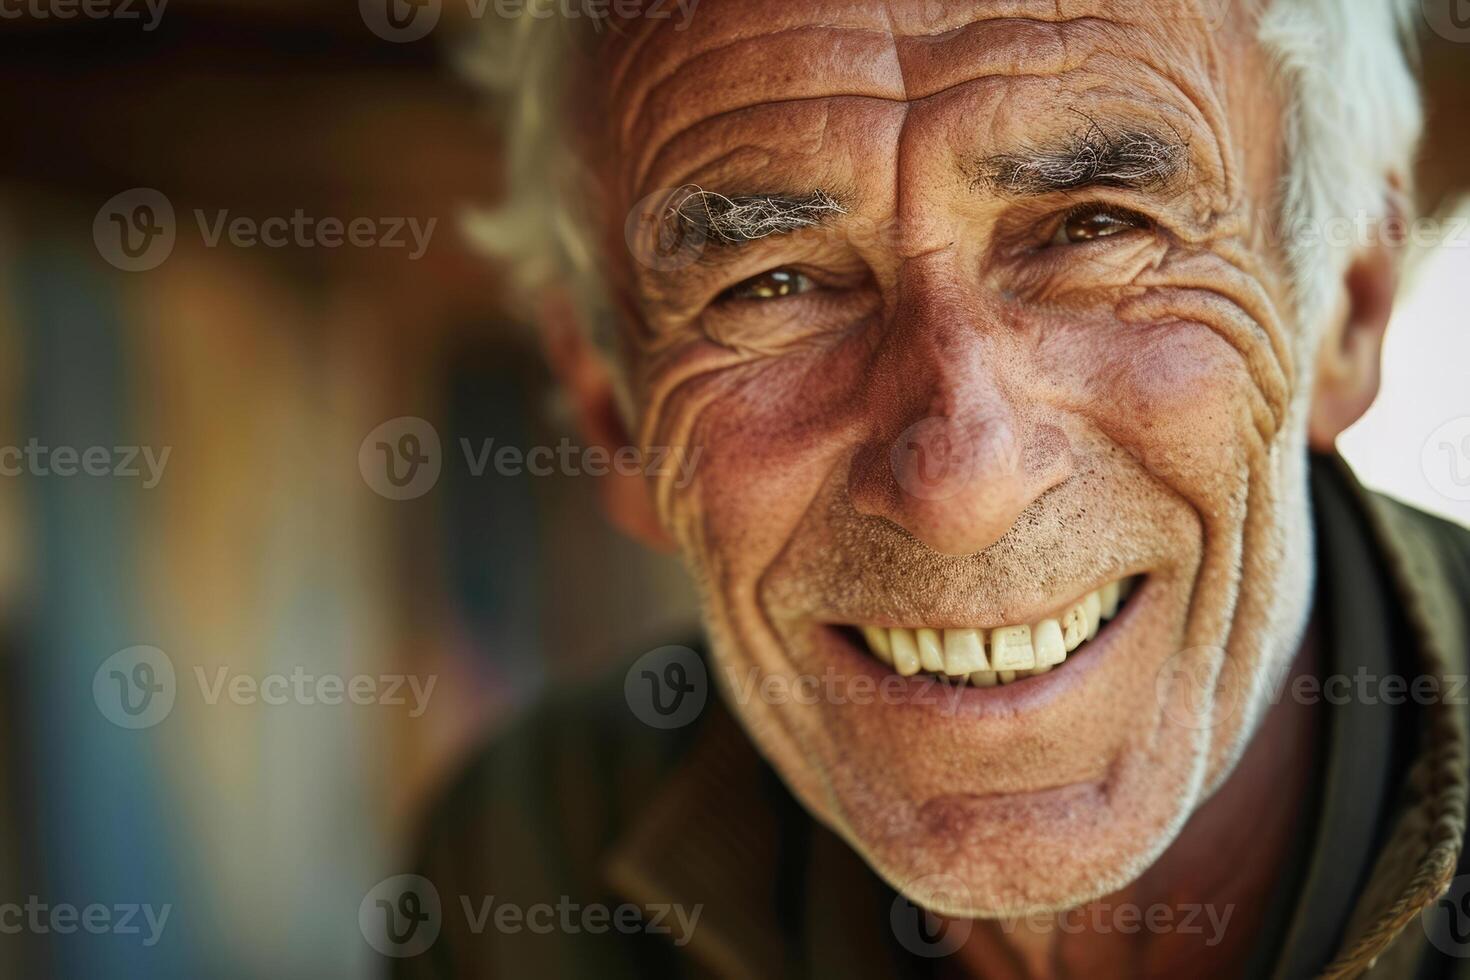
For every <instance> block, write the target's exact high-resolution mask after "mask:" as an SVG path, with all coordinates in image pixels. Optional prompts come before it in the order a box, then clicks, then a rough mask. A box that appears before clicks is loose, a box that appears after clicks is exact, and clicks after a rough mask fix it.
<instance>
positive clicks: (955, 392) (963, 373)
mask: <svg viewBox="0 0 1470 980" xmlns="http://www.w3.org/2000/svg"><path fill="white" fill-rule="evenodd" d="M972 309H973V307H972ZM993 329H994V330H1003V329H1005V328H1004V327H1003V326H997V327H994V328H993ZM1015 340H1016V338H1007V337H1004V336H1000V335H997V334H996V333H994V332H991V330H988V329H987V328H986V327H984V326H983V325H981V324H977V323H975V321H974V318H973V314H972V315H970V316H964V315H959V311H957V310H956V309H954V308H950V309H940V308H937V305H936V308H934V309H930V310H925V311H916V310H911V311H910V315H909V316H908V317H906V318H905V321H904V323H903V324H902V326H899V327H896V328H895V329H894V330H891V331H890V333H889V336H888V338H887V339H886V341H885V343H884V345H883V347H882V349H880V351H879V352H878V354H877V355H876V357H875V360H874V364H873V368H872V371H871V374H870V378H871V379H872V384H871V385H870V392H871V393H872V399H871V400H870V403H869V404H870V407H871V410H872V411H871V416H870V417H873V418H875V419H878V420H880V421H878V422H877V423H876V424H874V426H873V427H872V430H871V436H870V437H869V438H868V439H867V441H866V442H865V443H864V445H863V446H862V447H861V448H860V450H859V451H858V453H857V454H856V456H855V457H854V462H853V468H852V471H851V474H850V477H849V487H848V490H849V496H850V498H851V500H852V504H853V507H854V508H855V509H856V510H857V511H858V512H859V513H863V514H868V515H871V516H877V517H883V518H887V519H888V520H890V521H893V522H894V523H895V524H898V525H899V526H900V527H902V528H904V529H905V530H907V531H908V532H909V533H910V534H912V535H914V537H916V538H918V539H919V540H920V541H922V542H923V543H924V544H925V545H927V546H928V547H929V548H931V549H933V550H934V551H938V552H941V553H943V554H949V555H966V554H974V553H975V552H979V551H983V550H984V549H985V548H987V547H989V546H990V545H992V544H994V543H995V542H996V541H997V540H999V539H1000V538H1001V537H1002V536H1003V535H1004V534H1005V533H1006V532H1007V531H1008V530H1010V528H1011V527H1012V526H1013V525H1014V524H1015V523H1016V520H1017V518H1018V517H1019V516H1020V515H1021V513H1022V512H1023V511H1025V510H1026V508H1027V507H1028V506H1030V505H1031V503H1032V502H1033V501H1035V500H1036V499H1037V498H1038V497H1040V496H1041V495H1042V494H1044V493H1045V492H1046V491H1047V490H1049V489H1050V488H1052V487H1054V486H1056V485H1057V484H1059V483H1061V482H1062V481H1063V480H1065V479H1066V478H1067V477H1068V476H1069V475H1070V474H1071V472H1072V470H1073V458H1072V454H1071V452H1070V450H1069V446H1068V441H1067V438H1066V436H1065V434H1064V432H1063V431H1062V430H1061V429H1060V428H1059V427H1057V426H1056V425H1054V424H1050V423H1048V422H1046V421H1044V419H1045V415H1046V413H1045V406H1044V405H1041V404H1037V403H1030V402H1028V400H1027V395H1026V388H1027V385H1026V384H1025V383H1024V381H1022V380H1021V379H1022V378H1023V377H1024V376H1025V374H1026V371H1025V369H1024V365H1023V364H1021V363H1019V361H1018V359H1020V358H1024V354H1023V353H1021V351H1022V349H1023V348H1024V346H1025V345H1024V344H1018V343H1016V342H1015ZM895 409H896V410H895Z"/></svg>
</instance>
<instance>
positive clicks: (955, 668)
mask: <svg viewBox="0 0 1470 980" xmlns="http://www.w3.org/2000/svg"><path fill="white" fill-rule="evenodd" d="M1133 582H1134V580H1133V579H1131V578H1129V579H1121V580H1119V581H1117V582H1110V583H1109V584H1107V585H1105V586H1103V587H1102V588H1100V589H1098V590H1097V591H1095V592H1089V593H1088V594H1087V595H1085V596H1083V597H1082V598H1081V599H1078V600H1077V601H1076V602H1074V603H1072V605H1071V606H1069V607H1068V608H1067V611H1066V612H1065V613H1063V614H1062V616H1061V618H1060V619H1043V620H1042V621H1041V622H1039V623H1035V624H1031V625H1024V626H997V627H995V628H994V629H989V630H985V629H944V630H941V629H931V628H929V627H920V628H918V629H910V628H908V627H904V626H896V627H886V626H864V627H863V636H864V637H865V638H866V639H867V641H868V647H869V649H871V650H872V651H873V655H874V656H876V657H877V658H878V659H879V660H881V661H883V662H884V663H886V664H888V665H890V666H891V667H892V668H893V669H894V670H895V671H897V672H898V673H900V674H902V675H903V676H905V677H908V676H909V675H911V674H917V673H918V672H919V671H921V670H923V671H928V672H929V673H931V674H944V675H946V676H948V677H949V678H951V679H954V680H958V681H960V682H962V683H963V682H964V681H965V680H969V682H970V683H971V684H977V685H979V686H981V687H991V686H993V685H995V684H997V683H1000V684H1009V683H1010V682H1011V681H1013V680H1016V679H1017V678H1018V677H1030V676H1032V675H1033V674H1044V673H1046V672H1047V671H1049V670H1051V669H1052V668H1053V667H1055V666H1056V665H1057V664H1059V663H1061V662H1062V661H1064V660H1066V659H1067V654H1069V653H1071V652H1072V651H1073V650H1076V649H1077V648H1078V647H1079V646H1081V645H1082V644H1083V643H1085V642H1087V641H1088V640H1090V639H1092V638H1093V637H1094V636H1096V635H1097V631H1098V628H1099V626H1100V625H1101V624H1102V621H1103V620H1105V619H1111V618H1112V617H1113V615H1114V614H1115V613H1117V611H1118V603H1119V602H1121V601H1122V600H1123V599H1124V598H1126V597H1127V595H1128V593H1129V592H1130V591H1131V590H1132V588H1133Z"/></svg>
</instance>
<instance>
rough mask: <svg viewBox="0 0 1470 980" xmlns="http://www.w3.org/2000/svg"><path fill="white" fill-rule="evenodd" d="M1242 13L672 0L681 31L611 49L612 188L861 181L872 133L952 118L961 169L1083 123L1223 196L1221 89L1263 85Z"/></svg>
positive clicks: (611, 44) (1180, 0)
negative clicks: (917, 116)
mask: <svg viewBox="0 0 1470 980" xmlns="http://www.w3.org/2000/svg"><path fill="white" fill-rule="evenodd" d="M1236 6H1237V4H1233V3H1232V2H1231V0H1113V2H1107V0H1093V2H1067V0H995V2H980V3H976V2H963V3H961V2H940V0H911V2H904V0H891V2H835V0H817V2H813V0H803V2H800V3H791V2H784V0H783V2H765V0H699V2H698V3H697V4H694V3H693V2H692V0H690V2H686V3H685V4H684V5H683V6H682V7H677V6H676V5H675V4H674V2H673V0H668V2H667V3H664V4H662V5H661V8H660V9H665V10H668V11H671V12H672V13H671V15H670V16H647V17H642V18H638V19H635V20H633V21H630V22H629V24H628V26H626V28H625V29H624V30H622V31H619V32H617V34H616V35H615V36H614V37H613V38H612V39H611V40H610V41H608V42H607V43H606V44H605V45H604V46H603V50H602V56H601V60H602V62H603V63H602V65H601V71H600V72H599V77H600V78H601V79H604V80H605V84H606V85H607V87H606V89H605V90H604V91H603V92H602V93H600V95H601V100H602V101H603V104H604V105H605V107H606V109H607V117H606V122H607V124H608V125H609V126H610V127H611V132H610V133H608V134H607V135H608V136H609V137H610V138H611V141H612V142H613V144H614V146H613V149H614V151H615V154H614V157H613V159H615V160H617V161H618V162H617V164H615V168H616V173H615V174H609V175H608V176H611V177H614V179H615V180H616V182H617V183H618V184H619V185H620V186H619V187H618V192H619V193H620V194H622V195H629V197H628V198H627V199H629V200H631V199H636V198H637V197H639V196H641V195H642V194H645V193H649V192H651V191H653V190H655V189H657V188H660V187H666V186H671V185H677V184H680V183H683V182H685V181H688V180H693V179H697V178H698V177H699V176H700V175H701V174H702V173H704V174H708V173H709V172H710V171H711V170H712V169H713V170H717V171H719V176H720V177H721V178H722V180H723V181H724V182H726V183H729V182H732V181H733V182H734V183H735V184H739V183H741V182H742V181H748V180H754V179H755V177H756V176H757V175H759V176H761V177H763V178H768V177H769V176H770V174H771V173H772V172H773V171H780V170H782V169H783V168H787V167H790V166H793V165H795V166H797V167H798V169H800V167H802V166H805V167H807V168H808V169H809V168H810V167H812V166H818V167H824V166H825V167H826V168H827V169H829V170H840V169H842V168H843V167H847V168H849V169H851V168H854V167H858V168H861V167H863V166H866V165H870V163H871V161H864V160H863V159H861V157H862V156H863V154H864V152H867V151H876V150H877V149H879V148H880V147H878V146H869V147H867V148H866V149H865V148H863V147H862V146H861V145H860V144H861V143H862V142H863V135H864V132H863V131H864V128H865V127H867V128H870V129H871V130H872V131H873V133H874V134H875V135H876V134H878V133H879V132H891V131H892V129H891V125H890V124H891V123H892V122H893V121H894V120H895V119H896V118H897V117H898V116H903V117H908V116H909V115H910V114H914V113H915V110H918V111H919V112H923V111H924V110H925V109H933V107H936V106H943V107H944V111H943V113H942V114H941V113H940V112H938V111H932V112H931V113H930V115H931V116H936V117H938V116H941V115H942V118H940V119H938V120H937V121H934V122H933V123H932V124H931V125H932V126H935V127H938V131H936V132H933V133H931V134H929V135H931V136H936V137H938V138H939V140H940V141H944V140H946V139H950V138H953V140H954V141H955V142H956V143H957V144H963V151H964V152H973V153H991V154H993V153H1005V152H1010V151H1013V150H1015V149H1016V148H1019V147H1021V146H1024V145H1034V144H1036V143H1039V142H1044V141H1045V138H1046V137H1047V136H1048V135H1055V134H1058V133H1062V132H1065V131H1068V130H1075V129H1076V128H1077V127H1078V126H1079V123H1080V122H1081V121H1082V120H1083V119H1084V118H1085V119H1088V120H1096V121H1098V122H1100V124H1103V125H1107V124H1110V123H1117V124H1120V125H1123V124H1126V125H1127V127H1128V128H1132V124H1133V123H1141V124H1145V125H1147V126H1148V127H1149V128H1152V129H1160V128H1162V129H1166V130H1172V131H1173V132H1175V133H1176V134H1179V135H1180V136H1181V137H1182V138H1183V139H1184V141H1185V142H1186V143H1187V144H1189V145H1190V147H1191V154H1192V156H1194V157H1196V158H1198V159H1200V160H1202V161H1203V162H1204V163H1205V164H1206V170H1214V171H1216V172H1217V173H1218V174H1219V176H1220V177H1221V178H1222V179H1224V178H1228V176H1229V173H1230V171H1231V169H1232V161H1230V160H1228V159H1225V157H1226V156H1227V155H1228V154H1229V153H1231V152H1232V151H1233V148H1232V147H1230V146H1228V145H1226V144H1227V143H1228V133H1229V131H1230V128H1231V127H1230V119H1229V110H1228V109H1227V107H1226V104H1225V101H1224V98H1223V95H1224V93H1223V91H1222V89H1223V88H1224V84H1225V80H1226V79H1227V78H1230V77H1236V76H1237V73H1246V72H1248V71H1250V69H1251V67H1255V68H1256V69H1259V67H1260V66H1246V65H1243V64H1241V63H1240V61H1241V59H1242V58H1243V57H1244V52H1245V51H1246V49H1247V48H1249V47H1251V46H1249V45H1246V44H1245V43H1244V40H1245V38H1246V36H1247V30H1246V26H1245V24H1244V23H1242V21H1243V20H1244V19H1245V18H1244V16H1243V15H1242V14H1241V13H1240V12H1238V11H1237V10H1235V9H1234V8H1235V7H1236ZM646 7H647V8H648V9H649V10H653V9H654V4H653V3H652V2H650V3H648V4H646ZM679 11H682V13H681V12H679ZM839 101H840V103H841V110H840V112H835V113H834V111H833V110H834V105H835V104H836V103H837V102H839ZM834 117H840V118H836V119H835V120H834ZM916 121H918V120H916ZM835 126H840V127H842V128H843V129H845V130H846V132H844V133H841V134H834V133H833V132H832V131H831V130H832V128H833V127H835ZM946 127H948V129H950V130H956V129H958V130H962V131H961V132H945V131H944V129H945V128H946ZM927 138H928V136H926V139H927ZM877 142H878V143H879V144H881V143H882V140H881V139H880V140H878V141H877ZM888 142H889V144H892V142H893V141H892V140H889V141H888ZM890 149H891V147H890ZM824 155H825V156H827V157H830V159H827V160H826V161H825V162H823V160H822V158H823V157H824ZM1211 157H1213V158H1214V159H1213V160H1212V159H1211Z"/></svg>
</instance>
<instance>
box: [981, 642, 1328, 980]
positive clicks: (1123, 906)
mask: <svg viewBox="0 0 1470 980" xmlns="http://www.w3.org/2000/svg"><path fill="white" fill-rule="evenodd" d="M1317 656H1318V651H1317V643H1316V627H1315V624H1314V625H1312V626H1309V627H1308V629H1307V633H1306V636H1305V637H1304V639H1303V640H1302V644H1301V647H1300V649H1299V650H1298V653H1297V657H1296V660H1295V662H1294V663H1293V666H1292V677H1293V678H1295V677H1297V676H1299V675H1301V674H1313V673H1315V672H1316V668H1317ZM1289 683H1290V682H1289V681H1288V684H1289ZM1284 689H1285V690H1289V689H1290V688H1289V687H1287V688H1284ZM1319 721H1320V719H1319V716H1318V710H1317V706H1316V705H1312V704H1300V703H1297V702H1295V701H1294V700H1293V699H1292V698H1289V697H1282V698H1280V699H1279V700H1278V701H1277V703H1276V704H1274V705H1272V706H1271V708H1270V709H1269V710H1268V712H1267V714H1266V717H1265V719H1264V720H1263V721H1262V723H1261V728H1260V730H1259V731H1258V732H1257V733H1256V735H1255V737H1254V738H1253V739H1252V740H1251V744H1250V745H1249V746H1248V747H1247V748H1246V751H1245V753H1244V755H1242V756H1241V759H1240V762H1239V764H1238V765H1237V766H1236V768H1235V771H1234V772H1232V773H1231V775H1230V776H1229V777H1228V778H1227V779H1226V780H1225V782H1224V783H1223V784H1221V786H1220V788H1219V790H1218V791H1217V792H1216V793H1215V795H1214V796H1212V797H1211V798H1210V799H1209V800H1207V801H1206V802H1205V803H1204V804H1203V805H1201V806H1200V807H1199V809H1197V810H1196V811H1195V812H1194V815H1193V816H1191V817H1190V819H1189V822H1188V823H1187V824H1186V825H1185V827H1184V829H1183V831H1181V832H1180V835H1179V837H1178V838H1177V839H1176V840H1175V841H1174V843H1173V844H1171V845H1170V846H1169V848H1168V850H1166V851H1165V852H1164V853H1163V854H1162V855H1161V856H1160V857H1159V859H1158V861H1156V862H1155V863H1154V864H1153V865H1152V866H1151V867H1150V868H1149V869H1148V870H1147V871H1146V872H1144V873H1143V875H1142V876H1140V877H1139V878H1138V879H1137V880H1136V881H1134V882H1133V883H1132V884H1130V885H1128V886H1127V887H1126V888H1123V889H1121V890H1120V891H1117V892H1114V893H1113V894H1111V895H1108V896H1105V897H1104V898H1100V899H1098V900H1096V901H1094V902H1090V903H1088V904H1087V905H1084V906H1081V907H1079V908H1076V909H1070V910H1068V911H1067V912H1064V913H1058V914H1056V915H1054V916H1044V917H1031V918H1028V919H1022V920H1020V921H1004V920H1002V921H989V920H987V921H983V922H976V923H975V924H974V925H975V928H973V929H972V930H971V932H970V938H969V940H968V941H967V943H966V945H965V946H964V947H963V948H962V949H960V950H959V951H958V952H957V953H956V957H955V961H954V962H953V964H952V965H953V966H955V967H958V968H960V970H961V972H963V973H966V974H968V975H971V976H975V977H981V976H983V977H987V978H1005V980H1043V978H1046V980H1050V978H1061V977H1070V976H1097V975H1103V976H1139V977H1167V976H1177V975H1188V976H1207V975H1216V976H1240V975H1241V974H1242V972H1243V970H1244V969H1245V965H1246V961H1247V960H1248V958H1249V957H1250V955H1251V953H1252V952H1253V951H1254V948H1255V943H1256V941H1257V939H1258V938H1259V936H1260V935H1261V932H1262V929H1263V927H1264V926H1265V925H1266V922H1265V917H1266V915H1267V914H1269V905H1270V898H1271V895H1272V892H1273V889H1274V888H1275V887H1276V885H1277V882H1278V880H1279V877H1280V874H1281V869H1282V868H1283V867H1284V866H1285V865H1286V863H1287V859H1288V857H1289V851H1290V849H1291V847H1292V845H1293V842H1294V836H1295V831H1296V827H1297V819H1298V816H1299V814H1300V813H1301V812H1302V808H1303V805H1304V804H1305V802H1306V798H1307V796H1308V795H1309V794H1310V792H1311V772H1312V766H1313V761H1314V759H1315V756H1316V752H1317V743H1318V739H1319V735H1318V729H1319ZM1186 920H1187V921H1186ZM1202 966H1203V967H1204V969H1205V972H1202V971H1201V967H1202Z"/></svg>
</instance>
